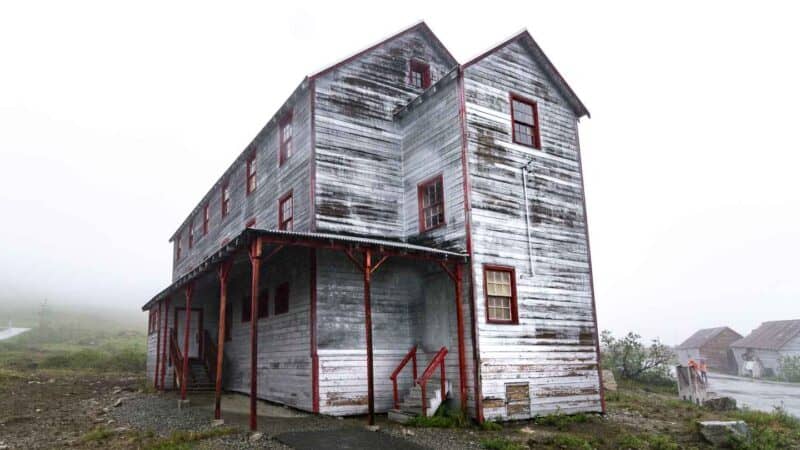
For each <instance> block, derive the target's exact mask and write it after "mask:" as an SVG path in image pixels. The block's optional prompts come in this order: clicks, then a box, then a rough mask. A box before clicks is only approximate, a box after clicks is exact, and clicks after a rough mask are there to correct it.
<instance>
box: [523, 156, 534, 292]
mask: <svg viewBox="0 0 800 450" xmlns="http://www.w3.org/2000/svg"><path fill="white" fill-rule="evenodd" d="M531 162H533V160H531ZM531 162H529V163H528V164H525V165H524V166H522V195H523V197H524V200H525V236H526V238H527V240H528V258H529V260H530V267H531V276H533V275H534V267H533V244H532V243H531V214H530V204H529V202H528V165H530V163H531Z"/></svg>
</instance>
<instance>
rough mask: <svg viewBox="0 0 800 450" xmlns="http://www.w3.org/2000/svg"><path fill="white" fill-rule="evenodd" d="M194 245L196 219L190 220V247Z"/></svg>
mask: <svg viewBox="0 0 800 450" xmlns="http://www.w3.org/2000/svg"><path fill="white" fill-rule="evenodd" d="M193 247H194V219H192V220H190V221H189V249H190V250H191V249H192V248H193Z"/></svg>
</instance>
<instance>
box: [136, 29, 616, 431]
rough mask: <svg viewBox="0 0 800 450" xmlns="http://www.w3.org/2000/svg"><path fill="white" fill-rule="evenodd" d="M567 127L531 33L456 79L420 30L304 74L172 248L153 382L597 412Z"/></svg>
mask: <svg viewBox="0 0 800 450" xmlns="http://www.w3.org/2000/svg"><path fill="white" fill-rule="evenodd" d="M582 116H588V111H587V110H586V108H585V107H584V105H583V104H582V103H581V101H580V100H579V99H578V97H577V96H576V95H575V93H574V92H573V91H572V89H571V88H570V87H569V85H567V83H566V82H565V81H564V79H563V78H562V77H561V75H560V74H559V73H558V71H557V70H556V68H555V67H554V66H553V64H552V63H551V62H550V60H549V59H548V58H547V57H546V56H545V54H544V53H543V52H542V50H541V49H540V48H539V46H538V45H537V44H536V42H535V41H534V40H533V38H532V37H531V36H530V34H529V33H528V32H527V31H523V32H521V33H519V34H516V35H515V36H513V37H512V38H510V39H508V40H507V41H505V42H502V43H501V44H499V45H497V46H495V47H493V48H491V49H490V50H489V51H487V52H485V53H483V54H481V55H480V56H478V57H476V58H474V59H472V60H470V61H469V62H467V63H465V64H459V63H458V62H457V61H456V60H455V59H454V58H453V57H452V56H451V55H450V53H449V52H448V50H447V49H446V48H445V47H444V45H442V43H441V42H440V41H439V39H437V38H436V36H434V34H433V33H432V32H431V30H430V29H429V28H428V26H427V25H425V24H424V23H419V24H416V25H414V26H412V27H410V28H408V29H406V30H404V31H402V32H400V33H398V34H395V35H393V36H391V37H389V38H388V39H385V40H383V41H381V42H379V43H377V44H375V45H373V46H371V47H369V48H367V49H366V50H363V51H361V52H359V53H357V54H355V55H354V56H351V57H350V58H347V59H345V60H344V61H342V62H340V63H338V64H336V65H334V66H331V67H329V68H327V69H325V70H322V71H320V72H317V73H315V74H313V75H310V76H308V77H307V78H306V79H304V80H303V81H302V82H301V83H300V85H299V86H297V88H296V89H295V91H294V92H293V93H292V94H291V96H290V97H289V98H288V100H287V101H286V103H285V104H284V105H283V106H282V107H281V108H280V109H279V110H278V111H277V112H276V114H275V115H274V116H273V117H272V118H271V119H270V120H269V121H268V122H267V124H266V125H265V126H264V127H263V128H262V129H261V131H260V132H259V133H258V134H257V135H256V137H255V138H254V139H253V140H252V142H251V143H250V145H249V146H247V148H245V149H244V151H243V152H242V153H241V156H240V157H239V158H237V159H236V161H234V162H233V163H232V164H231V165H230V166H229V167H228V168H227V170H225V171H224V173H223V174H222V176H221V177H220V178H219V179H218V180H217V181H216V182H215V183H214V185H213V186H212V187H211V189H209V190H208V192H207V193H206V195H205V196H204V197H203V198H202V199H201V200H200V202H199V203H198V204H197V206H196V207H195V208H194V209H193V210H192V211H191V213H190V214H189V215H188V216H187V218H186V220H185V221H184V222H183V223H182V224H181V225H180V227H179V228H178V230H177V231H176V232H175V234H174V235H173V236H172V238H171V242H172V243H173V245H174V261H175V262H174V269H173V283H172V284H171V285H170V286H168V287H167V288H166V289H164V290H163V291H162V292H160V293H159V294H157V295H156V296H155V297H153V298H152V299H151V300H150V301H148V302H147V303H146V304H145V305H144V307H143V309H144V310H147V311H150V314H151V320H150V335H149V336H150V337H149V341H148V344H149V352H148V364H147V373H148V376H149V377H151V379H152V380H153V382H154V384H155V385H156V387H157V388H159V389H173V388H177V387H180V388H181V389H182V391H183V392H182V395H183V396H184V397H185V396H186V391H191V390H193V389H208V388H212V387H215V388H216V390H217V394H219V392H220V390H223V389H224V390H228V391H237V392H242V393H247V394H249V395H250V396H251V406H252V407H254V405H255V399H256V398H261V399H266V400H269V401H273V402H278V403H282V404H286V405H289V406H292V407H295V408H298V409H302V410H307V411H313V412H318V413H323V414H332V415H349V414H364V413H369V416H370V420H371V419H372V414H373V413H376V412H388V411H390V410H395V411H396V413H397V414H399V415H402V414H403V412H405V413H423V414H432V413H433V411H434V410H435V409H436V407H437V406H438V405H439V403H440V402H441V399H442V397H448V398H449V399H452V401H453V402H454V403H455V404H456V405H460V407H461V408H463V409H464V411H465V412H466V413H467V414H469V415H470V416H472V417H474V418H476V419H478V420H483V419H484V418H491V419H500V420H508V419H518V418H528V417H532V416H535V415H541V414H547V413H551V412H554V411H561V412H566V413H569V412H577V411H598V412H599V411H602V410H603V409H604V402H603V394H602V390H601V389H600V386H601V379H600V378H601V376H600V371H599V368H598V353H599V352H598V339H597V319H596V314H595V307H594V294H593V286H592V270H591V257H590V251H589V240H588V235H587V222H586V208H585V202H584V188H583V177H582V171H581V158H580V148H579V143H578V120H579V119H580V118H581V117H582ZM186 311H191V314H186ZM187 356H188V357H187ZM217 398H218V399H219V396H217ZM423 398H424V399H426V400H427V401H424V402H423V401H422V400H421V399H423ZM218 404H219V403H218ZM216 414H217V416H219V414H220V412H219V409H217V412H216ZM251 426H255V416H254V415H252V417H251Z"/></svg>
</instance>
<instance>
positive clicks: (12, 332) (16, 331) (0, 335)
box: [0, 328, 30, 341]
mask: <svg viewBox="0 0 800 450" xmlns="http://www.w3.org/2000/svg"><path fill="white" fill-rule="evenodd" d="M28 330H30V328H0V341H2V340H4V339H8V338H12V337H14V336H17V335H20V334H22V333H24V332H26V331H28Z"/></svg>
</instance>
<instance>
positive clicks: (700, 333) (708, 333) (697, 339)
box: [675, 327, 742, 349]
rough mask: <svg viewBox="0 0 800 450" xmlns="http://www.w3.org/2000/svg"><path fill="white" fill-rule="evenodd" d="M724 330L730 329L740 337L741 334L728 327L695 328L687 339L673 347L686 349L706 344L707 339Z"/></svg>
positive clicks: (709, 339)
mask: <svg viewBox="0 0 800 450" xmlns="http://www.w3.org/2000/svg"><path fill="white" fill-rule="evenodd" d="M725 330H730V331H731V332H733V333H734V334H736V336H739V339H741V338H742V335H741V334H739V333H737V332H736V331H734V330H732V329H731V328H729V327H716V328H704V329H702V330H697V331H696V332H695V333H694V334H693V335H691V336H689V339H686V340H685V341H683V343H682V344H681V345H679V346H677V347H675V348H677V349H688V348H700V347H702V346H704V345H706V344H707V343H708V342H709V341H711V340H712V339H714V338H715V337H717V336H719V334H720V333H722V332H723V331H725Z"/></svg>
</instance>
